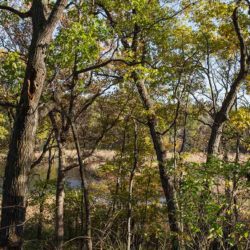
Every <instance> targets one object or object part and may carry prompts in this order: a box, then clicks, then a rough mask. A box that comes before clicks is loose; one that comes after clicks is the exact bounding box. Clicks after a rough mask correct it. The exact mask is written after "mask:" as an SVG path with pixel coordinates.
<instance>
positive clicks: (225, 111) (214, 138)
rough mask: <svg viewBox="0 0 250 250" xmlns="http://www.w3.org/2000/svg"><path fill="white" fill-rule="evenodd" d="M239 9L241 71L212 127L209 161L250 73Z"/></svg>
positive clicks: (236, 17)
mask: <svg viewBox="0 0 250 250" xmlns="http://www.w3.org/2000/svg"><path fill="white" fill-rule="evenodd" d="M238 8H239V6H237V7H236V8H235V9H234V12H233V16H232V19H233V24H234V29H235V33H236V35H237V37H238V41H239V46H240V70H239V72H238V74H237V76H236V78H235V79H234V81H233V83H232V85H231V87H230V90H229V92H228V93H227V95H226V97H225V99H224V101H223V103H222V105H221V108H220V110H219V111H218V112H217V113H216V114H215V117H214V122H213V125H212V130H211V135H210V138H209V142H208V149H207V155H208V157H207V160H208V161H209V159H210V158H211V157H212V156H214V155H217V154H218V151H219V145H220V139H221V135H222V132H223V127H224V125H225V122H226V120H228V115H229V112H230V111H231V109H232V107H233V105H234V102H235V100H236V95H237V93H238V91H239V89H240V87H241V84H242V83H243V82H244V80H245V79H246V77H247V75H248V73H249V67H250V56H249V55H248V51H247V47H246V44H245V41H244V39H243V36H242V34H241V29H240V25H239V22H238Z"/></svg>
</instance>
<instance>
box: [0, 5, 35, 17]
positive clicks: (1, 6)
mask: <svg viewBox="0 0 250 250" xmlns="http://www.w3.org/2000/svg"><path fill="white" fill-rule="evenodd" d="M0 10H7V11H9V12H11V13H13V14H15V15H17V16H19V17H20V18H22V19H24V18H27V17H31V11H30V10H29V11H27V12H21V11H19V10H16V9H14V8H12V7H10V6H7V5H0Z"/></svg>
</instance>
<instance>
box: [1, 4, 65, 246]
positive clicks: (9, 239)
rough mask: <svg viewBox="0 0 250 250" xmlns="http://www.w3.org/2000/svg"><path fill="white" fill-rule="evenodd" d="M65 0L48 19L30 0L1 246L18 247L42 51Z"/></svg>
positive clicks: (42, 68) (42, 78) (41, 79)
mask: <svg viewBox="0 0 250 250" xmlns="http://www.w3.org/2000/svg"><path fill="white" fill-rule="evenodd" d="M66 2H67V1H66V0H58V1H57V2H56V4H55V6H54V8H53V10H52V12H51V14H50V16H49V18H48V19H46V18H45V16H44V13H43V10H44V6H43V3H42V1H41V0H33V3H32V7H31V17H32V24H33V33H32V41H31V45H30V48H29V54H28V62H27V67H26V72H25V78H24V84H23V88H22V91H21V97H20V102H19V104H18V107H17V112H16V117H15V122H14V127H13V131H12V136H11V141H10V145H9V152H8V156H7V162H6V167H5V175H4V183H3V198H2V216H1V234H0V245H1V246H2V247H3V249H21V248H22V241H23V229H24V224H25V214H26V206H27V191H28V186H27V184H28V176H29V172H30V166H31V163H32V158H33V150H34V142H35V135H36V129H37V123H38V112H37V107H38V103H39V100H40V96H41V93H42V89H43V84H44V81H45V77H46V66H45V55H46V51H47V47H48V45H49V43H50V41H51V38H52V33H53V31H54V28H55V26H56V24H57V22H58V20H59V19H60V17H61V15H62V13H63V9H64V6H65V4H66Z"/></svg>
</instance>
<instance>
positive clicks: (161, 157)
mask: <svg viewBox="0 0 250 250" xmlns="http://www.w3.org/2000/svg"><path fill="white" fill-rule="evenodd" d="M134 80H135V83H136V87H137V90H138V92H139V95H140V97H141V100H142V103H143V105H144V108H145V109H146V110H147V113H148V114H147V125H148V127H149V130H150V134H151V138H152V141H153V144H154V149H155V152H156V156H157V161H158V167H159V173H160V179H161V185H162V188H163V191H164V195H165V198H166V203H167V208H168V222H169V227H170V231H171V233H172V234H173V236H172V249H174V250H175V249H179V248H180V244H179V237H178V234H179V233H180V228H179V223H178V215H177V213H178V209H177V201H176V192H175V188H174V177H173V176H172V175H171V173H170V172H171V171H170V169H169V167H168V166H167V152H166V148H165V145H164V143H163V138H162V135H161V134H160V133H159V132H157V116H156V114H155V112H154V105H153V102H152V100H151V98H150V96H149V94H148V91H147V88H146V86H145V82H144V80H140V79H139V78H138V76H137V75H136V73H134Z"/></svg>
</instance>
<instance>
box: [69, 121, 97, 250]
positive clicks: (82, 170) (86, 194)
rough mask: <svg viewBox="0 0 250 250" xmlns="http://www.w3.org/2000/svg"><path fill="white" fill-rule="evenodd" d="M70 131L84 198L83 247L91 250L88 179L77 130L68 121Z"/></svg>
mask: <svg viewBox="0 0 250 250" xmlns="http://www.w3.org/2000/svg"><path fill="white" fill-rule="evenodd" d="M70 124H71V128H72V133H73V137H74V142H75V147H76V151H77V158H78V163H79V170H80V177H81V186H82V192H83V199H82V201H83V200H84V208H85V229H84V227H83V225H84V222H83V220H84V219H83V218H82V233H83V236H84V242H85V244H84V248H83V249H87V250H92V248H93V246H92V245H93V244H92V230H91V215H90V201H89V190H88V181H87V178H86V174H85V167H84V164H83V161H82V157H81V149H80V144H79V140H78V135H77V130H76V128H75V125H74V124H73V123H72V122H71V121H70Z"/></svg>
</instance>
